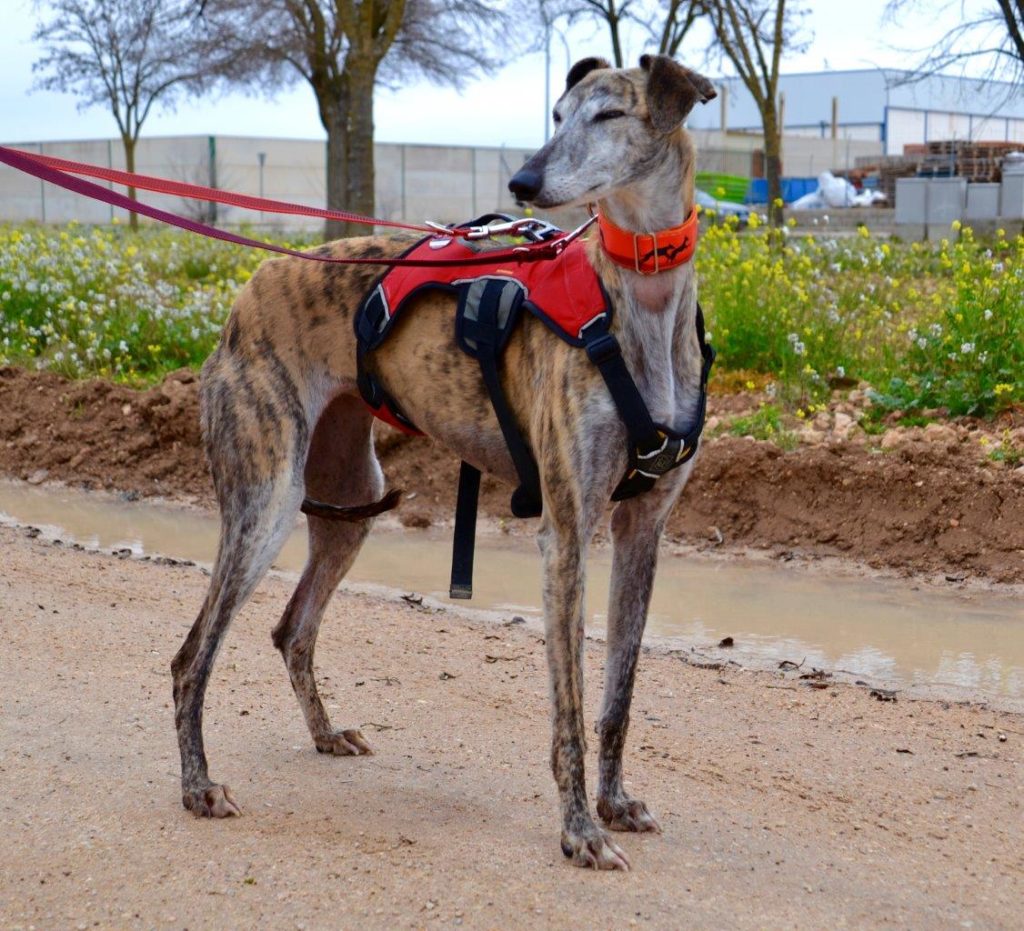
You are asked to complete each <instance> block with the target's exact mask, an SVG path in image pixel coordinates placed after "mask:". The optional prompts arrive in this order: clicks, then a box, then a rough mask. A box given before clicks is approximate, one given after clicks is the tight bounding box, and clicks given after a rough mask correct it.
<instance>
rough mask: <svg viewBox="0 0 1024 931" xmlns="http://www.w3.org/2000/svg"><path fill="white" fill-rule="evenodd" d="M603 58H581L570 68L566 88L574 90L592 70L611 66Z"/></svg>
mask: <svg viewBox="0 0 1024 931" xmlns="http://www.w3.org/2000/svg"><path fill="white" fill-rule="evenodd" d="M610 67H611V65H610V64H608V62H607V61H605V60H604V59H603V58H581V59H580V60H579V61H578V62H576V64H575V65H573V66H572V67H571V68H570V69H569V74H568V75H566V78H565V89H566V91H570V90H572V89H573V88H574V87H575V86H576V85H577V84H579V83H580V81H582V80H583V79H584V78H585V77H586V76H587V75H588V74H590V72H591V71H596V70H597V69H598V68H610Z"/></svg>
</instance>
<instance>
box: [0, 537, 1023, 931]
mask: <svg viewBox="0 0 1024 931" xmlns="http://www.w3.org/2000/svg"><path fill="white" fill-rule="evenodd" d="M205 582H206V579H205V577H204V575H203V573H202V571H201V570H200V569H198V568H196V567H183V566H167V565H155V564H153V563H145V562H140V561H135V560H130V559H128V560H125V559H118V558H116V557H114V556H111V555H104V554H99V553H88V552H80V551H75V550H72V549H69V548H67V547H64V546H54V545H52V544H47V543H44V542H42V541H41V540H38V539H30V538H28V537H27V536H26V535H25V533H24V532H23V531H17V530H12V529H6V528H0V608H2V616H3V618H4V625H3V631H4V634H5V638H6V643H5V644H4V647H3V649H2V650H0V683H2V685H0V704H2V708H0V721H2V728H0V837H2V838H3V845H2V848H0V926H2V927H5V928H8V927H9V928H19V927H23V928H29V927H33V926H34V927H37V928H75V927H77V928H88V927H94V926H95V927H144V928H149V927H159V928H200V927H257V926H262V927H274V928H289V927H296V928H328V927H331V928H339V927H340V928H351V927H360V928H392V927H402V928H405V927H409V928H431V927H441V926H449V925H459V924H461V925H464V926H466V927H473V928H509V927H538V928H550V927H554V928H561V927H567V926H569V925H574V926H580V927H595V928H622V927H627V926H631V925H634V924H635V925H641V926H649V927H660V928H680V927H694V928H704V927H709V928H710V927H715V928H722V927H728V928H790V927H792V928H820V927H826V926H828V927H840V928H842V927H857V928H868V927H871V928H876V927H902V928H906V927H913V928H962V927H975V928H1019V927H1020V921H1021V917H1020V916H1021V912H1020V907H1021V901H1022V895H1024V811H1022V807H1024V767H1022V757H1024V754H1022V744H1024V718H1022V717H1020V716H1014V715H1011V714H1007V713H1001V712H996V711H992V710H989V709H986V708H984V707H980V706H976V705H975V706H966V705H951V704H948V703H940V702H909V701H906V700H900V701H898V702H894V703H889V702H886V703H882V702H879V701H877V700H875V699H873V698H872V697H871V696H870V695H869V694H868V692H867V691H866V690H864V689H859V688H855V687H852V686H842V685H838V686H834V687H829V688H826V689H824V690H820V691H819V690H813V689H811V688H808V687H806V685H805V684H804V683H802V682H800V681H799V680H797V679H795V678H793V676H792V674H790V676H789V677H784V676H782V675H781V674H779V675H772V674H768V673H763V672H757V673H756V672H750V671H746V670H742V669H738V668H731V667H728V668H726V669H722V670H711V669H698V668H694V667H692V666H688V665H686V664H685V663H683V662H681V661H680V660H679V659H678V658H676V657H674V656H672V655H668V654H664V653H659V652H658V651H657V650H653V651H648V653H647V654H646V655H645V656H644V657H643V659H642V662H641V670H640V675H639V681H638V685H637V692H636V700H635V703H634V714H633V727H632V731H631V734H630V741H629V747H628V751H627V753H628V757H627V759H628V762H627V775H628V776H629V777H630V779H631V786H632V789H633V791H634V794H636V795H638V796H640V797H642V798H644V799H645V800H646V801H647V802H648V803H649V804H650V806H651V807H652V809H654V810H655V811H656V812H657V813H658V814H659V815H660V817H661V822H662V825H663V827H664V829H665V833H664V834H663V835H661V836H624V837H621V838H620V840H621V843H622V845H623V846H624V847H625V849H626V851H627V854H628V855H629V856H630V857H631V859H632V863H633V870H632V872H630V873H628V874H596V873H590V872H586V871H583V870H578V869H575V868H573V867H571V866H570V865H569V864H568V863H567V862H566V861H565V860H564V859H563V858H562V856H561V853H560V852H559V848H558V827H557V805H556V797H555V790H554V785H553V782H552V780H551V777H550V775H549V771H548V765H547V747H548V702H547V692H546V673H545V669H544V656H543V646H542V644H541V642H540V637H539V633H538V632H537V631H536V630H533V629H530V628H527V627H525V626H522V625H514V626H501V625H496V624H493V623H490V624H489V623H485V622H481V621H474V620H469V619H467V618H465V617H463V616H461V615H459V614H456V613H453V612H443V611H435V610H425V609H423V608H417V607H415V606H411V605H408V604H404V603H403V602H401V601H400V600H387V599H383V598H374V597H369V596H365V595H363V596H355V595H351V594H345V593H343V592H342V593H339V594H338V595H337V596H336V597H335V599H334V600H333V602H332V603H331V605H330V607H329V609H328V616H327V620H326V622H325V625H324V630H323V634H322V636H321V639H320V649H319V651H318V668H319V670H320V673H321V682H322V689H323V691H324V693H325V700H326V701H327V702H328V703H329V705H330V706H331V709H332V712H333V714H334V717H335V723H336V724H337V725H344V726H352V725H360V726H361V727H362V728H363V730H364V732H365V733H366V734H367V736H368V737H369V738H370V739H371V740H372V742H373V743H374V746H375V748H376V751H377V753H376V755H375V756H372V757H361V758H347V759H344V758H332V757H325V756H320V755H318V754H317V753H316V752H315V750H314V749H313V747H312V745H311V743H310V740H309V738H308V735H307V733H306V730H305V726H304V724H303V722H302V720H301V716H300V714H299V711H298V707H297V704H296V702H295V700H294V698H293V696H292V694H291V691H290V687H289V685H288V681H287V677H286V675H285V672H284V668H283V665H282V663H281V661H280V658H279V657H278V656H277V654H276V653H275V651H274V649H273V647H272V646H271V643H270V637H269V631H270V628H271V627H272V625H273V624H274V622H275V621H276V619H277V616H278V615H279V613H280V611H281V609H282V608H283V605H284V602H285V600H286V598H287V595H288V593H289V590H290V587H291V586H290V582H289V581H288V580H287V579H283V578H270V579H268V580H267V581H266V582H265V583H264V585H263V586H262V587H261V589H260V591H259V593H258V594H257V596H256V598H255V599H254V601H253V603H251V604H250V605H249V606H248V607H247V608H246V609H245V611H244V612H243V614H242V616H241V617H240V618H239V620H238V621H237V622H236V625H235V627H234V628H233V630H232V632H231V635H230V636H229V638H228V643H227V645H226V647H225V649H224V651H223V653H222V654H221V657H220V659H219V661H218V665H217V667H216V670H215V673H214V677H213V680H212V682H211V688H210V693H209V695H208V698H207V706H206V707H207V716H206V736H207V747H208V752H209V753H210V757H211V764H212V773H213V775H214V778H219V779H223V780H225V781H227V782H228V783H229V784H230V785H231V786H232V787H233V789H234V791H235V793H236V796H237V797H238V799H239V802H240V803H241V805H242V807H243V810H244V816H243V817H242V818H239V819H235V820H231V821H220V822H211V821H201V820H198V819H195V818H194V817H192V816H191V815H190V814H188V813H186V812H185V811H184V810H183V809H182V808H181V807H180V800H179V792H178V758H177V750H176V745H175V741H174V729H173V720H172V710H171V699H170V676H169V672H168V664H169V662H170V658H171V656H172V655H173V653H174V651H175V650H176V649H177V646H178V644H179V642H180V641H181V639H182V637H183V636H184V634H185V631H186V629H187V627H188V625H189V623H190V621H191V619H192V617H193V615H194V613H195V611H196V609H197V606H198V604H199V602H200V600H201V598H202V596H203V592H204V588H205ZM602 656H603V650H602V648H601V645H600V644H596V643H591V644H589V645H588V648H587V675H588V682H589V683H590V686H591V687H590V689H589V692H588V699H587V704H588V709H589V715H590V718H591V720H592V718H593V715H594V712H595V709H596V706H597V702H598V699H599V689H598V688H597V687H596V683H598V682H599V681H600V674H601V664H602ZM593 752H594V750H593V748H592V749H591V756H592V757H593ZM591 769H593V766H591Z"/></svg>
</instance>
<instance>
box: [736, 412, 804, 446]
mask: <svg viewBox="0 0 1024 931" xmlns="http://www.w3.org/2000/svg"><path fill="white" fill-rule="evenodd" d="M728 430H729V432H730V433H731V434H732V435H733V436H752V437H753V438H754V439H755V440H768V441H770V442H772V443H775V444H776V445H777V446H781V447H782V448H783V449H795V448H796V446H797V437H796V434H795V433H792V432H790V431H789V430H786V429H785V428H784V427H783V425H782V411H781V410H780V409H779V407H777V406H776V405H775V404H762V405H761V406H760V407H759V408H758V409H757V410H756V411H754V413H752V414H749V415H748V416H746V417H737V418H736V419H735V420H733V421H731V422H730V423H729V427H728Z"/></svg>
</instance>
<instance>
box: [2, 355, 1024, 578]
mask: <svg viewBox="0 0 1024 931" xmlns="http://www.w3.org/2000/svg"><path fill="white" fill-rule="evenodd" d="M197 388H198V385H197V381H196V377H195V375H194V374H193V373H191V372H186V371H183V372H178V373H174V374H172V375H170V376H169V377H168V378H167V379H166V380H165V381H164V382H163V384H161V385H159V386H157V387H155V388H152V389H150V390H148V391H145V392H136V391H131V390H129V389H127V388H123V387H120V386H116V385H111V384H109V383H106V382H100V381H91V382H69V381H66V380H64V379H62V378H60V377H58V376H56V375H52V374H45V373H43V374H36V373H28V372H25V371H22V370H18V369H12V368H7V369H0V472H3V473H6V474H8V475H12V476H15V477H19V478H25V479H28V480H29V481H34V482H38V481H45V480H62V481H65V482H68V483H71V484H75V485H80V486H86V487H103V488H108V489H117V490H120V491H123V492H127V493H129V494H133V495H134V494H137V495H164V496H168V497H177V498H186V499H191V500H195V501H198V502H201V503H202V502H208V501H210V500H211V499H212V492H211V486H210V479H209V475H208V471H207V467H206V462H205V459H204V456H203V452H202V449H201V445H200V437H199V428H198V406H197ZM744 405H746V406H747V407H749V406H751V401H750V399H749V398H746V399H745V398H742V397H741V398H736V397H725V398H722V397H718V398H716V397H712V413H713V414H715V413H716V412H717V413H718V414H720V415H723V414H725V413H727V412H728V411H730V410H736V409H740V408H742V407H743V406H744ZM821 419H822V415H819V420H821ZM830 424H831V431H830V428H829V425H830ZM819 426H821V427H822V428H823V429H821V430H811V429H808V431H807V435H808V437H810V438H811V441H810V442H805V443H802V444H801V445H800V446H798V447H797V448H796V449H795V450H793V451H791V452H783V451H782V450H781V449H780V448H779V447H778V446H776V445H774V444H772V443H768V442H759V441H755V440H751V439H748V438H740V437H733V436H721V437H717V438H716V437H712V438H709V439H708V441H707V442H706V443H705V446H704V449H703V451H702V453H701V459H700V461H699V463H698V466H697V468H696V470H695V472H694V478H693V479H692V481H691V482H690V484H689V486H688V487H687V489H686V491H685V493H684V495H683V497H682V499H681V500H680V503H679V505H678V506H677V508H676V510H675V513H674V514H673V516H672V518H671V520H670V522H669V526H668V533H669V535H670V536H672V537H674V538H678V539H682V540H685V541H688V542H690V543H696V544H698V545H700V546H707V547H716V546H723V545H724V546H726V547H739V548H745V547H752V548H762V549H767V550H769V551H771V552H773V553H775V554H777V555H779V556H782V557H788V556H791V555H798V556H807V557H818V556H842V557H846V558H849V559H853V560H857V561H860V562H864V563H867V564H869V565H871V566H873V567H890V568H896V569H901V570H909V571H922V572H941V573H946V574H948V575H950V576H952V577H953V578H959V577H961V576H964V575H972V576H983V577H986V578H989V579H992V580H995V581H1003V582H1021V581H1024V559H1022V558H1021V557H1022V555H1024V470H1021V471H1018V470H1015V469H1013V468H1011V467H1008V466H1007V464H1006V463H1005V462H993V461H991V459H990V458H989V457H988V455H987V454H986V451H985V448H984V447H982V446H980V445H979V443H978V440H977V437H978V435H979V431H978V430H977V429H976V425H971V424H968V423H965V424H952V425H941V426H940V425H932V426H931V427H927V428H925V429H923V430H922V429H907V430H900V429H897V430H892V431H889V433H887V434H886V435H885V436H883V437H868V436H867V435H865V434H864V433H863V431H861V430H859V429H857V428H856V427H855V425H854V426H853V428H852V429H851V422H850V418H849V417H848V416H846V415H845V414H842V413H836V414H832V415H827V416H825V417H824V418H823V420H822V423H820V424H819ZM993 432H994V431H993ZM378 446H379V451H380V454H381V460H382V463H383V465H384V468H385V471H386V472H387V474H388V479H389V482H390V483H391V484H392V485H393V486H400V487H402V488H404V489H406V491H407V492H409V493H410V495H412V493H414V495H413V496H411V497H409V498H407V500H406V501H405V502H404V503H403V505H402V508H401V510H400V512H399V516H400V517H401V519H402V520H403V521H404V522H405V523H407V524H408V525H410V526H425V525H428V524H430V523H436V522H441V521H446V520H449V519H450V518H451V515H452V512H453V507H454V500H455V483H456V478H457V475H458V463H457V461H456V460H455V459H454V458H453V457H452V456H451V455H450V454H449V453H447V452H445V451H444V450H441V449H439V448H437V447H435V446H434V445H433V444H431V443H430V442H429V441H427V440H419V439H409V438H406V437H402V436H400V435H398V434H395V433H391V432H385V431H382V435H381V438H380V440H379V441H378ZM482 507H483V511H484V513H485V514H487V515H489V516H491V517H494V518H505V517H507V516H508V514H509V511H508V489H506V488H505V487H504V486H501V485H499V484H497V483H496V482H492V481H487V480H485V482H484V492H483V499H482ZM510 520H511V518H510Z"/></svg>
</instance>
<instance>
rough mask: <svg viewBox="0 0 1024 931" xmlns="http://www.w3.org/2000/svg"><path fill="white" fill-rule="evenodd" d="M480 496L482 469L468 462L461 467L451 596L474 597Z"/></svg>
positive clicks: (449, 589) (449, 590) (449, 588)
mask: <svg viewBox="0 0 1024 931" xmlns="http://www.w3.org/2000/svg"><path fill="white" fill-rule="evenodd" d="M479 500H480V470H479V469H478V468H476V467H475V466H471V465H470V464H469V463H468V462H464V463H462V466H461V467H460V469H459V497H458V500H457V502H456V504H455V532H454V534H453V536H452V580H451V584H450V585H449V587H448V595H449V597H450V598H472V597H473V553H474V551H475V549H476V509H477V502H478V501H479Z"/></svg>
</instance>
